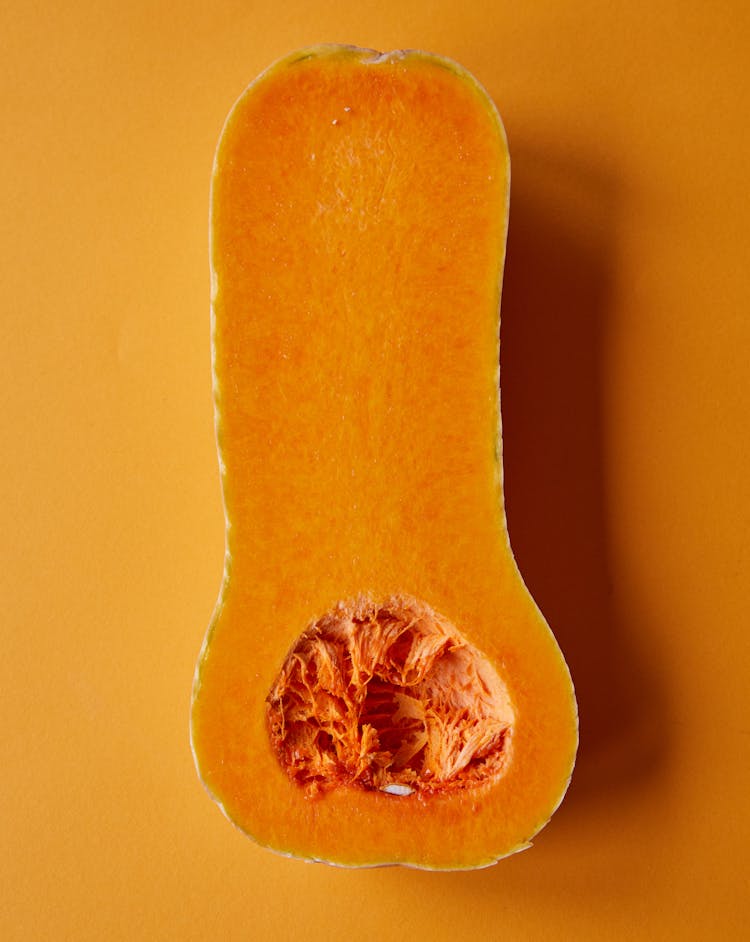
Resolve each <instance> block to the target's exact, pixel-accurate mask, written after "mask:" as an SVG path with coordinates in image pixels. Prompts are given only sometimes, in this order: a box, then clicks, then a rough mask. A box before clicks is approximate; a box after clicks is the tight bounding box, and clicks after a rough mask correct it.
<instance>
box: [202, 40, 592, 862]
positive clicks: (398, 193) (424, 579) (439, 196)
mask: <svg viewBox="0 0 750 942" xmlns="http://www.w3.org/2000/svg"><path fill="white" fill-rule="evenodd" d="M509 175H510V165H509V158H508V151H507V145H506V140H505V135H504V132H503V129H502V124H501V122H500V119H499V117H498V115H497V112H496V111H495V108H494V106H493V104H492V102H491V101H490V99H489V98H488V96H487V95H486V93H485V92H484V91H483V90H482V89H481V87H480V86H479V85H478V84H477V82H476V81H475V80H474V79H473V78H472V77H471V76H470V75H469V74H468V73H466V72H465V71H464V70H462V69H461V68H460V67H458V66H457V65H455V64H454V63H451V62H449V61H446V60H443V59H440V58H437V57H435V56H431V55H427V54H424V53H416V52H409V53H392V54H388V55H379V54H377V53H374V52H372V51H367V50H359V49H354V48H351V47H341V46H325V47H318V48H315V49H311V50H307V51H305V52H301V53H297V54H295V55H294V56H290V57H288V58H287V59H285V60H283V61H281V62H280V63H277V64H276V65H275V66H273V67H272V68H271V69H269V70H268V71H267V72H265V73H264V74H263V75H262V76H261V77H260V78H259V79H257V80H256V82H254V83H253V85H251V86H250V87H249V88H248V89H247V90H246V92H245V93H244V94H243V95H242V97H241V98H240V100H239V101H238V102H237V104H236V105H235V107H234V109H233V110H232V112H231V114H230V116H229V118H228V119H227V123H226V125H225V128H224V131H223V134H222V136H221V140H220V143H219V148H218V151H217V155H216V162H215V167H214V174H213V181H212V199H211V266H212V312H213V322H212V323H213V337H212V342H213V364H214V392H215V400H216V418H217V436H218V444H219V453H220V464H221V471H222V488H223V496H224V506H225V512H226V525H227V533H226V560H225V573H224V580H223V584H222V588H221V592H220V596H219V600H218V603H217V606H216V610H215V613H214V617H213V620H212V623H211V625H210V627H209V631H208V634H207V636H206V639H205V642H204V645H203V649H202V652H201V656H200V659H199V662H198V667H197V670H196V678H195V684H194V692H193V704H192V717H191V737H192V746H193V751H194V755H195V759H196V763H197V766H198V770H199V774H200V776H201V778H202V780H203V782H204V784H205V785H206V787H207V789H208V791H209V793H210V794H211V795H212V797H213V798H214V799H215V800H216V801H217V802H218V804H219V805H220V807H221V808H222V809H223V811H224V812H225V814H226V815H227V816H228V817H229V818H230V820H232V821H233V822H234V823H235V824H236V825H237V826H238V827H240V828H241V829H242V830H243V831H244V832H246V833H247V834H249V835H250V836H251V837H253V838H254V839H255V840H256V841H258V842H259V843H261V844H263V845H266V846H268V847H270V848H273V849H275V850H277V851H280V852H283V853H286V854H290V855H293V856H297V857H302V858H307V859H315V860H325V861H329V862H332V863H338V864H344V865H350V866H365V865H375V864H384V863H401V864H408V865H411V866H418V867H424V868H431V869H461V868H471V867H479V866H486V865H488V864H491V863H493V862H494V861H496V860H498V859H499V858H501V857H503V856H506V855H508V854H510V853H513V852H515V851H517V850H520V849H522V848H524V847H526V846H528V844H529V842H530V839H531V838H532V837H533V835H534V834H536V833H537V832H538V830H539V829H540V828H541V827H542V826H543V825H544V824H545V823H546V822H547V821H548V819H549V818H550V816H551V814H552V813H553V811H554V809H555V808H556V807H557V805H558V804H559V802H560V801H561V799H562V796H563V795H564V792H565V789H566V788H567V784H568V782H569V779H570V775H571V771H572V767H573V762H574V758H575V752H576V747H577V712H576V704H575V697H574V693H573V688H572V684H571V680H570V675H569V672H568V669H567V666H566V664H565V661H564V659H563V657H562V654H561V653H560V650H559V648H558V646H557V644H556V642H555V639H554V637H553V635H552V633H551V632H550V630H549V628H548V627H547V625H546V623H545V621H544V619H543V617H542V615H541V614H540V612H539V611H538V609H537V607H536V605H535V604H534V602H533V600H532V598H531V596H530V595H529V593H528V591H527V589H526V588H525V586H524V584H523V581H522V579H521V577H520V575H519V573H518V570H517V567H516V564H515V562H514V559H513V555H512V552H511V549H510V544H509V541H508V536H507V529H506V522H505V513H504V507H503V491H502V457H501V437H500V414H499V396H498V342H499V341H498V335H499V301H500V283H501V278H502V268H503V261H504V252H505V238H506V229H507V220H508V199H509V179H510V176H509ZM342 612H343V613H344V615H343V616H341V613H342ZM357 612H360V613H361V612H366V613H369V614H367V617H365V616H362V617H354V616H355V614H356V613H357ZM336 613H339V614H338V615H337V614H336ZM353 613H354V614H353ZM378 613H380V614H378ZM394 613H395V614H394ZM339 616H341V617H339ZM337 618H338V619H339V620H338V621H337V620H336V619H337ZM342 618H343V621H342ZM332 619H333V620H332ZM347 619H348V620H347ZM342 625H343V627H342ZM394 625H395V627H394ZM316 626H317V627H316ZM321 626H323V627H321ZM325 626H328V627H325ZM435 626H437V628H436V627H435ZM441 626H448V627H441ZM306 632H307V633H306ZM342 632H343V633H342ZM388 632H390V633H391V634H390V635H389V636H388V637H390V638H391V640H390V641H388V643H387V644H386V643H385V642H384V641H383V638H384V636H385V635H387V634H388ZM435 632H437V633H438V635H439V638H438V640H437V641H434V644H433V641H432V640H429V639H433V638H434V637H437V635H435ZM440 632H443V634H440ZM415 637H417V638H418V639H421V640H419V644H421V645H422V646H423V648H424V645H427V646H428V647H429V645H432V647H431V648H430V651H433V654H430V655H429V657H432V658H433V660H432V661H430V662H429V664H427V662H426V661H424V660H422V661H420V663H422V664H423V665H424V664H426V665H427V666H424V668H423V669H422V668H418V667H415V664H416V663H417V660H418V658H417V654H416V652H417V642H416V641H414V638H415ZM342 638H343V639H344V640H341V639H342ZM406 638H408V643H406V642H405V641H404V639H406ZM346 639H348V640H346ZM394 639H395V640H394ZM425 639H428V640H425ZM389 644H390V645H391V647H388V645H389ZM378 646H379V647H378ZM313 648H314V649H315V653H314V654H311V653H310V652H311V651H313ZM375 648H377V650H378V652H380V653H378V654H377V656H376V655H375V654H373V651H374V650H375ZM438 649H439V651H438ZM420 650H422V649H420ZM352 651H356V652H359V653H356V654H355V655H353V654H352ZM300 652H303V655H300ZM304 652H307V653H304ZM321 652H322V654H321ZM434 652H438V653H434ZM360 655H361V656H360ZM420 656H421V655H420ZM300 658H302V660H300ZM321 658H322V660H321ZM378 658H380V660H378ZM441 658H442V660H441ZM324 662H325V664H326V665H327V664H329V663H334V662H335V664H336V665H338V666H337V667H336V670H337V671H338V673H337V674H336V681H335V683H336V684H338V687H337V690H338V694H337V696H338V700H336V702H335V703H333V700H332V699H331V698H332V697H333V696H334V695H333V693H332V692H331V691H332V690H333V686H334V681H333V680H330V679H328V680H326V677H327V676H328V674H326V670H328V668H327V667H324V666H322V665H324ZM355 662H356V663H355ZM376 662H377V663H376ZM363 664H364V665H365V668H362V665H363ZM384 664H386V667H383V665H384ZM367 665H369V667H368V666H367ZM377 665H380V666H377ZM446 665H448V666H446ZM471 665H474V666H471ZM376 669H377V670H379V671H381V674H377V676H376V674H375V673H373V672H374V671H376ZM420 670H421V671H422V673H421V674H420V675H419V677H417V674H418V673H419V671H420ZM363 671H364V673H363ZM368 671H369V673H368ZM389 672H390V673H389ZM334 673H335V671H334ZM386 675H387V676H386ZM477 677H479V680H477ZM482 678H484V680H482ZM419 684H421V685H422V686H421V687H420V686H419ZM430 685H432V686H430ZM472 685H473V686H472ZM480 687H483V688H484V693H477V691H479V688H480ZM355 688H356V689H355ZM459 689H462V690H464V694H461V695H460V696H459V694H458V693H457V691H458V690H459ZM472 689H473V690H474V691H475V694H476V695H475V694H472V693H471V690H472ZM378 697H380V699H378ZM420 698H421V699H420ZM303 701H304V702H303ZM342 704H343V706H342ZM373 704H374V705H373ZM383 704H385V705H383ZM415 704H416V705H415ZM435 704H437V706H435V708H434V709H432V706H433V705H435ZM440 704H442V705H440ZM477 704H479V705H477ZM347 710H349V711H350V713H347ZM352 710H353V711H354V714H351V711H352ZM451 710H453V711H454V713H455V716H454V717H453V718H452V719H451V716H450V712H451ZM430 711H431V712H430ZM441 711H442V712H441ZM461 711H463V712H461ZM472 711H473V712H472ZM323 713H325V717H323V715H322V714H323ZM428 713H429V717H428ZM459 714H461V715H460V716H459ZM331 717H333V719H332V718H331ZM373 717H375V718H373ZM451 724H452V725H451ZM493 724H494V725H493ZM448 726H450V727H451V729H452V730H453V733H452V735H453V739H452V740H450V742H449V741H448V740H447V739H440V735H439V734H440V731H441V730H443V729H447V727H448ZM447 735H448V733H446V736H447ZM431 743H432V745H430V744H431ZM446 743H448V744H447V745H446ZM472 749H473V750H474V751H473V752H472ZM305 750H306V751H305ZM441 750H442V751H441ZM360 752H361V755H360Z"/></svg>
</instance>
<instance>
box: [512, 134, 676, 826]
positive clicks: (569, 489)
mask: <svg viewBox="0 0 750 942" xmlns="http://www.w3.org/2000/svg"><path fill="white" fill-rule="evenodd" d="M513 156H514V164H513V186H512V194H513V195H512V198H511V214H510V232H509V239H508V254H507V262H506V272H505V283H504V289H503V303H502V327H501V356H500V360H501V376H502V380H501V386H502V414H503V439H504V463H505V492H506V509H507V515H508V527H509V531H510V537H511V543H512V545H513V550H514V552H515V555H516V559H517V561H518V565H519V567H520V569H521V572H522V574H523V576H524V579H525V581H526V583H527V585H528V587H529V589H530V591H531V593H532V595H533V596H534V598H535V599H536V601H537V603H538V604H539V606H540V608H541V609H542V611H543V612H544V614H545V616H546V618H547V620H548V622H549V624H550V626H551V627H552V630H553V632H554V633H555V636H556V637H557V639H558V641H559V643H560V646H561V648H562V649H563V652H564V654H565V657H566V659H567V661H568V664H569V666H570V670H571V673H572V675H573V681H574V683H575V686H576V692H577V696H578V706H579V711H580V729H581V740H580V748H579V753H578V762H577V766H576V771H575V774H574V776H573V782H572V784H571V788H570V791H569V794H568V797H567V799H566V802H565V805H564V806H563V807H564V808H565V810H566V815H565V816H566V817H567V815H568V814H570V813H571V812H572V811H573V810H574V809H575V808H577V807H578V806H579V803H581V802H582V800H583V799H584V798H585V800H586V802H589V801H591V800H592V799H596V800H607V799H609V798H611V797H612V792H613V790H616V791H617V792H618V793H619V794H621V791H620V790H621V789H631V788H634V787H636V786H637V785H638V784H639V783H640V782H641V781H642V780H643V779H645V778H646V777H648V776H649V775H650V774H651V773H652V772H653V771H654V769H655V766H656V765H657V764H658V763H659V762H660V760H661V757H662V756H663V752H664V747H665V737H664V729H663V726H664V709H663V705H662V703H661V696H660V693H659V691H658V690H657V689H656V688H655V686H654V684H653V678H652V676H651V672H650V671H648V670H646V668H645V666H644V665H643V664H641V663H639V662H638V660H637V659H636V657H635V654H634V651H633V649H632V641H629V637H628V636H629V634H630V632H629V624H628V622H629V620H630V621H631V623H632V619H633V618H634V617H636V616H635V614H634V613H635V611H636V610H637V605H638V602H637V600H633V599H628V600H627V603H626V604H623V600H622V593H619V594H618V593H617V592H616V591H615V589H616V588H619V586H618V584H617V581H616V580H617V573H616V572H615V571H613V564H612V554H611V545H610V533H609V519H610V517H611V515H612V510H611V507H610V504H609V497H608V494H607V481H606V478H607V475H606V470H607V469H606V464H605V438H606V441H607V442H609V443H612V442H616V441H617V436H616V434H614V433H613V431H612V430H605V427H604V418H603V416H604V411H603V402H602V398H603V393H604V390H605V385H606V384H605V383H604V382H603V379H604V376H605V370H606V368H607V363H606V356H607V350H608V343H607V341H608V332H609V330H610V329H611V327H612V324H611V318H612V309H613V306H612V297H613V283H612V260H613V257H614V251H615V246H614V245H613V239H614V236H615V233H616V220H617V210H618V193H617V190H616V188H615V186H614V184H613V183H612V181H610V180H608V179H606V178H605V177H604V176H603V175H602V174H600V173H599V172H598V171H595V172H594V171H588V170H587V169H585V168H580V167H575V166H572V167H571V166H569V165H567V164H566V163H563V162H560V161H555V160H553V159H550V158H549V157H547V156H544V157H540V156H539V155H535V154H533V153H526V152H524V150H523V148H522V147H520V148H519V147H518V146H516V147H514V150H513ZM605 431H606V436H605ZM606 458H607V460H608V461H613V460H616V455H611V454H608V455H606ZM618 599H619V603H618ZM638 634H639V635H640V636H642V634H641V632H639V633H638ZM631 637H632V635H631Z"/></svg>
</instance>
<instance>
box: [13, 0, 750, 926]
mask: <svg viewBox="0 0 750 942" xmlns="http://www.w3.org/2000/svg"><path fill="white" fill-rule="evenodd" d="M66 7H67V8H66ZM654 7H657V9H654ZM0 37H2V38H1V39H0V45H1V46H2V55H1V56H0V89H1V91H0V95H1V96H2V132H1V133H2V141H3V144H2V150H1V151H0V193H1V194H2V207H3V212H2V216H1V217H0V258H2V263H1V264H0V278H1V279H2V281H1V284H2V299H3V300H2V320H1V321H0V329H1V330H2V350H3V370H2V379H1V381H0V382H1V386H0V388H1V390H2V400H1V407H0V422H2V441H3V452H2V461H1V462H0V468H1V469H2V470H1V474H2V478H1V480H2V504H1V510H0V513H1V514H2V519H1V520H0V533H2V537H3V557H2V567H0V596H1V598H2V605H3V611H4V620H3V624H4V630H3V645H4V650H3V656H2V659H0V698H1V700H2V720H3V726H4V732H3V737H2V760H3V761H2V786H0V789H1V790H0V802H1V804H0V814H1V815H2V820H1V822H0V823H1V826H2V847H3V853H2V855H0V937H2V938H3V939H4V940H9V942H10V940H21V939H23V940H28V939H54V940H58V939H65V940H67V939H71V940H101V939H107V940H118V939H123V940H125V939H127V940H134V939H148V940H152V939H153V940H161V939H165V940H166V939H170V940H171V939H181V940H191V939H219V940H227V942H229V940H235V939H237V940H240V939H241V940H245V939H260V940H269V942H276V940H286V939H289V940H291V939H307V940H311V939H319V940H324V939H326V940H329V939H334V940H335V939H358V940H365V942H369V940H373V942H375V940H377V942H390V940H397V939H398V940H401V939H406V938H414V939H417V938H429V939H430V940H434V942H441V940H458V939H474V938H487V939H498V940H499V939H503V940H509V939H519V940H536V939H539V940H554V939H564V940H567V939H572V938H575V939H586V938H591V939H601V938H607V939H671V938H682V939H708V938H726V939H735V938H739V937H741V936H742V935H743V934H744V933H745V932H746V931H747V920H748V917H749V916H750V912H749V911H748V909H749V907H748V895H749V894H748V891H749V888H748V881H747V876H746V874H747V867H748V853H747V847H748V845H749V844H750V828H749V827H748V821H749V815H748V810H747V807H748V795H750V774H749V772H750V769H749V766H750V758H749V752H750V750H749V748H748V747H749V745H750V741H749V739H748V735H749V733H750V729H749V721H748V706H747V703H748V699H747V694H746V687H747V682H748V663H749V661H748V653H749V652H748V636H749V635H750V633H749V632H748V614H747V613H748V603H749V602H750V578H748V562H749V559H748V529H749V527H748V523H749V518H750V513H749V509H748V508H749V504H750V502H749V500H748V492H749V490H750V489H749V488H748V483H749V482H748V477H749V474H748V472H749V470H750V454H749V451H748V405H749V404H750V403H749V401H748V400H749V398H750V396H749V394H750V381H749V379H748V362H750V357H749V356H748V354H749V353H750V350H749V347H750V343H749V342H750V308H749V304H748V302H749V301H750V289H749V287H748V268H749V267H750V226H749V223H748V220H749V219H750V205H749V203H750V200H749V198H748V190H749V187H748V181H747V174H748V165H750V147H749V145H750V131H749V127H750V121H749V120H748V114H750V70H748V68H747V65H746V61H745V60H746V57H747V55H748V53H749V52H750V15H749V14H748V7H747V5H746V4H744V3H740V2H734V3H721V2H718V3H711V4H709V3H700V2H687V3H685V2H681V3H677V2H675V0H670V2H665V3H661V4H656V5H652V4H645V3H643V4H620V5H616V4H609V3H606V4H602V3H593V2H592V3H573V4H571V3H563V2H560V0H555V2H538V3H531V4H517V3H495V4H467V3H460V4H456V3H448V2H431V3H427V2H422V3H417V2H400V3H396V2H390V3H384V2H381V3H372V2H367V3H361V4H352V5H351V8H349V7H348V6H347V5H345V4H342V3H340V2H339V3H332V2H325V3H324V2H312V3H302V2H294V0H290V2H287V3H286V4H279V3H269V2H262V3H256V4H253V3H238V2H217V3H214V4H206V3H184V4H169V3H161V4H156V5H152V4H146V3H142V2H135V3H131V4H122V3H117V4H115V3H111V2H108V0H105V2H97V3H93V2H83V3H76V4H74V5H72V6H68V5H65V4H62V5H55V4H51V3H41V4H26V3H21V2H19V0H12V2H11V3H10V4H9V5H8V4H6V5H5V7H4V9H3V12H2V13H0ZM320 41H344V42H352V43H356V44H358V45H364V46H371V47H375V48H379V49H392V48H399V47H420V48H424V49H429V50H431V51H434V52H438V53H441V54H443V55H447V56H449V57H451V58H454V59H457V60H458V61H459V62H461V63H462V64H463V65H465V66H466V67H467V68H469V69H470V70H471V71H473V72H474V73H475V74H476V75H477V77H478V78H479V79H480V81H482V82H483V83H484V84H485V85H486V87H487V88H488V90H489V91H490V93H491V94H492V95H493V97H494V98H495V100H496V102H497V104H498V106H499V108H500V111H501V113H502V114H503V117H504V119H505V122H506V126H507V130H508V135H509V139H510V147H511V154H512V159H513V190H512V200H511V207H512V209H511V227H510V238H509V253H508V264H507V273H506V290H505V296H504V303H503V317H504V321H503V335H502V337H503V340H502V343H503V351H502V370H503V397H504V398H503V411H504V419H505V452H506V484H507V498H508V515H509V522H510V528H511V537H512V539H513V543H514V546H515V549H516V552H517V556H518V559H519V563H520V565H521V568H522V570H523V572H524V573H525V575H526V578H527V581H528V583H529V586H530V588H531V589H532V591H533V592H534V594H535V596H536V597H537V599H538V601H539V602H540V604H541V606H542V608H543V610H544V611H545V613H546V614H547V616H548V618H549V621H550V622H551V624H552V626H553V628H554V630H555V632H556V634H557V636H558V638H559V640H560V642H561V644H562V647H563V649H564V651H565V652H566V654H567V656H568V661H569V663H570V666H571V669H572V672H573V676H574V679H575V681H576V684H577V688H578V693H579V702H580V709H581V734H582V740H581V751H580V758H579V763H578V768H577V772H576V774H575V776H574V780H573V785H572V787H571V790H570V793H569V796H568V798H567V800H566V802H565V803H564V805H563V806H562V808H561V809H560V811H559V812H558V813H557V815H556V816H555V818H554V819H553V821H552V823H551V824H550V825H549V826H548V828H547V829H546V830H545V831H543V832H542V834H540V835H539V837H538V839H537V841H536V843H535V846H534V848H532V849H531V850H530V851H527V852H526V853H523V854H520V855H518V856H516V857H513V858H510V859H508V860H506V861H503V862H501V863H500V864H498V865H497V866H496V867H494V868H491V869H489V870H486V871H478V872H475V873H463V874H430V873H422V872H416V871H408V870H401V869H395V868H394V869H382V870H371V871H344V870H337V869H333V868H329V867H324V866H320V865H309V864H303V863H299V862H296V861H293V860H287V859H284V858H281V857H278V856H276V855H273V854H271V853H269V852H268V851H264V850H261V849H260V848H257V847H256V846H254V845H253V844H252V843H250V842H249V841H248V840H247V839H245V838H243V837H242V836H241V835H240V834H239V833H238V832H236V831H235V830H234V829H233V828H232V827H231V826H230V825H229V824H228V823H227V822H226V821H225V820H224V819H223V818H222V817H221V815H220V814H219V812H218V811H217V809H216V808H215V807H214V806H213V804H212V803H211V802H210V801H209V799H208V798H207V796H206V795H205V793H204V791H203V789H202V787H201V786H200V784H199V782H198V780H197V778H196V775H195V772H194V769H193V762H192V757H191V754H190V749H189V744H188V708H189V699H190V689H191V682H192V675H193V667H194V663H195V659H196V656H197V654H198V650H199V647H200V644H201V640H202V637H203V633H204V630H205V627H206V624H207V622H208V619H209V615H210V613H211V609H212V607H213V603H214V599H215V597H216V593H217V591H218V586H219V579H220V575H221V571H222V555H223V518H222V511H221V503H220V493H219V476H218V468H217V461H216V456H215V450H214V440H213V425H212V422H213V416H212V400H211V378H210V360H209V335H208V298H209V283H208V263H207V245H206V229H207V222H206V220H207V206H208V182H209V175H210V170H211V162H212V157H213V149H214V146H215V143H216V139H217V137H218V134H219V131H220V129H221V126H222V123H223V120H224V117H225V114H226V112H227V111H228V109H229V107H230V106H231V104H232V103H233V101H234V99H235V98H236V97H237V95H238V94H239V93H240V91H241V90H242V88H243V87H244V86H245V85H246V84H247V83H248V82H249V81H250V80H251V79H252V78H253V77H254V76H255V75H256V73H257V72H259V71H260V70H261V69H262V68H264V67H265V66H266V65H268V64H269V63H270V62H272V61H273V60H274V59H276V58H278V57H279V56H281V55H283V54H285V53H287V52H289V51H290V50H293V49H295V48H297V47H301V46H305V45H310V44H314V43H317V42H320Z"/></svg>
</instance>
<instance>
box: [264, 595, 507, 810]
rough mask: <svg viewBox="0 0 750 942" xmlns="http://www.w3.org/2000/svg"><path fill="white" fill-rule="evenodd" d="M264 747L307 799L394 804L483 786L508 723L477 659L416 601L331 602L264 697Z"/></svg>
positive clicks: (497, 770)
mask: <svg viewBox="0 0 750 942" xmlns="http://www.w3.org/2000/svg"><path fill="white" fill-rule="evenodd" d="M266 712H267V720H268V731H269V736H270V739H271V744H272V746H273V749H274V751H275V753H276V755H277V757H278V759H279V762H280V763H281V766H282V768H283V769H284V770H285V771H286V773H287V774H288V775H289V777H290V778H291V779H292V780H293V781H295V782H297V783H298V784H299V785H300V786H302V787H304V788H305V790H306V791H307V794H308V795H309V796H310V797H312V796H314V795H316V794H319V793H321V792H325V791H328V790H330V789H332V788H335V787H337V786H341V785H350V786H355V787H359V788H363V789H368V790H378V791H381V792H383V793H385V794H387V795H392V796H394V797H395V798H397V799H404V798H408V797H409V796H411V795H415V794H420V793H440V792H445V791H448V790H453V789H466V788H473V787H476V786H480V785H484V784H490V783H491V782H492V781H494V780H496V779H498V778H499V777H500V776H502V774H503V773H504V771H505V769H506V768H507V765H508V762H509V759H510V749H511V739H512V731H513V721H514V714H513V708H512V705H511V701H510V697H509V695H508V691H507V688H506V686H505V684H504V683H503V681H502V680H501V678H500V676H499V675H498V673H497V671H496V670H495V668H494V667H493V666H492V664H491V663H490V662H489V660H488V659H487V658H486V657H484V655H482V654H481V653H480V652H479V651H478V650H477V648H476V647H474V646H473V645H471V644H470V643H469V642H468V641H467V640H466V639H465V638H464V637H463V636H462V635H461V634H460V633H459V631H458V630H457V629H456V628H455V627H454V626H453V625H452V624H451V623H450V622H449V621H447V619H445V618H443V617H442V616H441V615H439V614H437V613H436V612H434V611H433V610H432V609H431V608H429V606H427V605H426V604H425V603H424V602H421V601H418V600H417V599H413V598H409V597H407V596H393V597H391V598H388V599H386V600H385V601H383V602H381V603H375V602H373V601H372V600H371V599H368V598H359V599H356V600H354V601H351V602H341V603H339V604H338V605H337V606H336V607H335V608H334V609H333V610H332V611H330V612H328V613H327V614H326V615H324V616H323V617H322V618H320V619H318V620H317V621H315V622H313V623H312V624H310V625H309V626H308V628H307V629H306V630H305V631H304V632H303V633H302V635H301V636H300V637H299V639H298V640H297V642H296V643H295V645H294V646H293V648H292V649H291V651H290V652H289V654H288V655H287V658H286V660H285V661H284V664H283V666H282V668H281V671H280V672H279V675H278V677H277V678H276V681H275V683H274V685H273V687H272V688H271V691H270V693H269V694H268V697H267V699H266Z"/></svg>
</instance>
